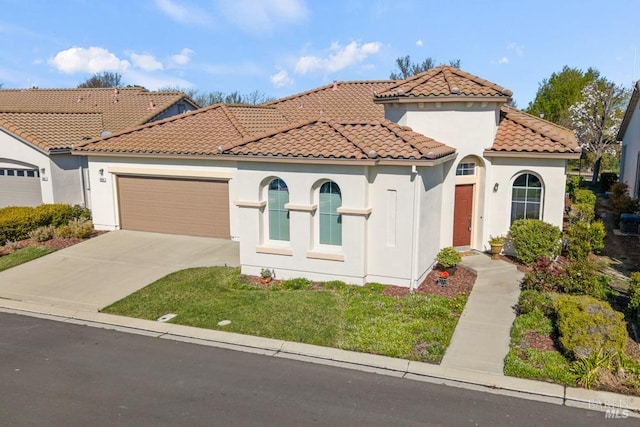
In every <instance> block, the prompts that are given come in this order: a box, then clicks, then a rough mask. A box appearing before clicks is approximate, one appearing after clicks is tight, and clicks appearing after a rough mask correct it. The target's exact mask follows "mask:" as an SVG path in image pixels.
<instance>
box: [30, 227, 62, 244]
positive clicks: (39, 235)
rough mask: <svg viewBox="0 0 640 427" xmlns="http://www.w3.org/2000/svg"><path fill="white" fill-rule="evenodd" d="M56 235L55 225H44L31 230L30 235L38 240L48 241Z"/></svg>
mask: <svg viewBox="0 0 640 427" xmlns="http://www.w3.org/2000/svg"><path fill="white" fill-rule="evenodd" d="M55 236H56V228H55V227H54V226H53V225H44V226H42V227H38V228H36V229H35V230H31V232H29V237H31V238H32V239H33V240H35V241H36V242H46V241H47V240H51V239H53V238H54V237H55Z"/></svg>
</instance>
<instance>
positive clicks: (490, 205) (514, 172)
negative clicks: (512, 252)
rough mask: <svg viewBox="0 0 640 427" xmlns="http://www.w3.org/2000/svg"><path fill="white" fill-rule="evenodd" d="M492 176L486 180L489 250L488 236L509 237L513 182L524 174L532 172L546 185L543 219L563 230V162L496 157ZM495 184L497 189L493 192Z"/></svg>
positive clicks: (543, 198)
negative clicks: (506, 235)
mask: <svg viewBox="0 0 640 427" xmlns="http://www.w3.org/2000/svg"><path fill="white" fill-rule="evenodd" d="M491 162H492V164H491V167H490V168H488V169H489V170H490V171H491V173H490V174H489V175H488V177H487V183H488V185H487V187H489V188H488V190H489V191H487V193H486V194H487V196H486V201H487V209H486V213H485V216H486V218H487V219H488V221H486V231H485V233H484V235H483V239H482V241H483V244H484V248H485V249H486V248H487V240H488V239H489V235H499V234H506V233H507V232H508V231H509V227H510V226H511V197H512V186H513V181H514V180H515V178H516V177H517V176H519V175H520V174H522V173H533V174H534V175H536V176H538V177H539V178H540V179H541V181H542V185H543V193H542V217H541V218H540V219H542V220H543V221H545V222H548V223H550V224H553V225H555V226H557V227H560V228H562V218H563V213H564V199H565V184H566V175H565V164H566V161H565V160H561V159H514V158H493V159H492V160H491ZM495 184H498V190H497V191H495V192H494V191H493V187H494V185H495Z"/></svg>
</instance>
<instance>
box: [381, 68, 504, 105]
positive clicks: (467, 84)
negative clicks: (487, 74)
mask: <svg viewBox="0 0 640 427" xmlns="http://www.w3.org/2000/svg"><path fill="white" fill-rule="evenodd" d="M512 94H513V93H512V92H511V91H510V90H508V89H505V88H503V87H501V86H498V85H497V84H495V83H491V82H489V81H487V80H484V79H481V78H480V77H477V76H474V75H473V74H469V73H467V72H465V71H462V70H460V69H458V68H455V67H449V66H440V67H436V68H432V69H430V70H427V71H425V72H423V73H420V74H416V75H415V76H412V77H409V78H408V79H406V80H402V81H400V82H397V83H396V84H395V85H393V86H391V87H389V88H387V89H386V90H384V91H378V92H377V93H376V96H375V98H376V99H378V100H382V99H385V98H409V97H414V98H415V97H421V98H431V97H438V98H441V97H448V96H452V97H461V96H466V97H469V96H471V97H473V96H482V97H487V96H495V97H510V96H511V95H512Z"/></svg>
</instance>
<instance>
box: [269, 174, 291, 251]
mask: <svg viewBox="0 0 640 427" xmlns="http://www.w3.org/2000/svg"><path fill="white" fill-rule="evenodd" d="M286 203H289V188H287V184H285V182H284V181H283V180H281V179H280V178H276V179H273V180H272V181H271V182H270V183H269V189H268V208H269V239H270V240H285V241H288V240H289V211H288V210H287V209H285V207H284V205H285V204H286Z"/></svg>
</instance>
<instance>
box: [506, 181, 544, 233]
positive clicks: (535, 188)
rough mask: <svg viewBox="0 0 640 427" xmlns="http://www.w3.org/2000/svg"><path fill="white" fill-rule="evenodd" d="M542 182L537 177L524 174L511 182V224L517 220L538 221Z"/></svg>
mask: <svg viewBox="0 0 640 427" xmlns="http://www.w3.org/2000/svg"><path fill="white" fill-rule="evenodd" d="M541 207H542V182H540V179H538V177H537V176H535V175H532V174H529V173H525V174H522V175H520V176H519V177H517V178H516V180H515V181H513V191H512V193H511V223H512V224H513V222H514V221H515V220H517V219H540V212H541V209H540V208H541Z"/></svg>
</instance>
